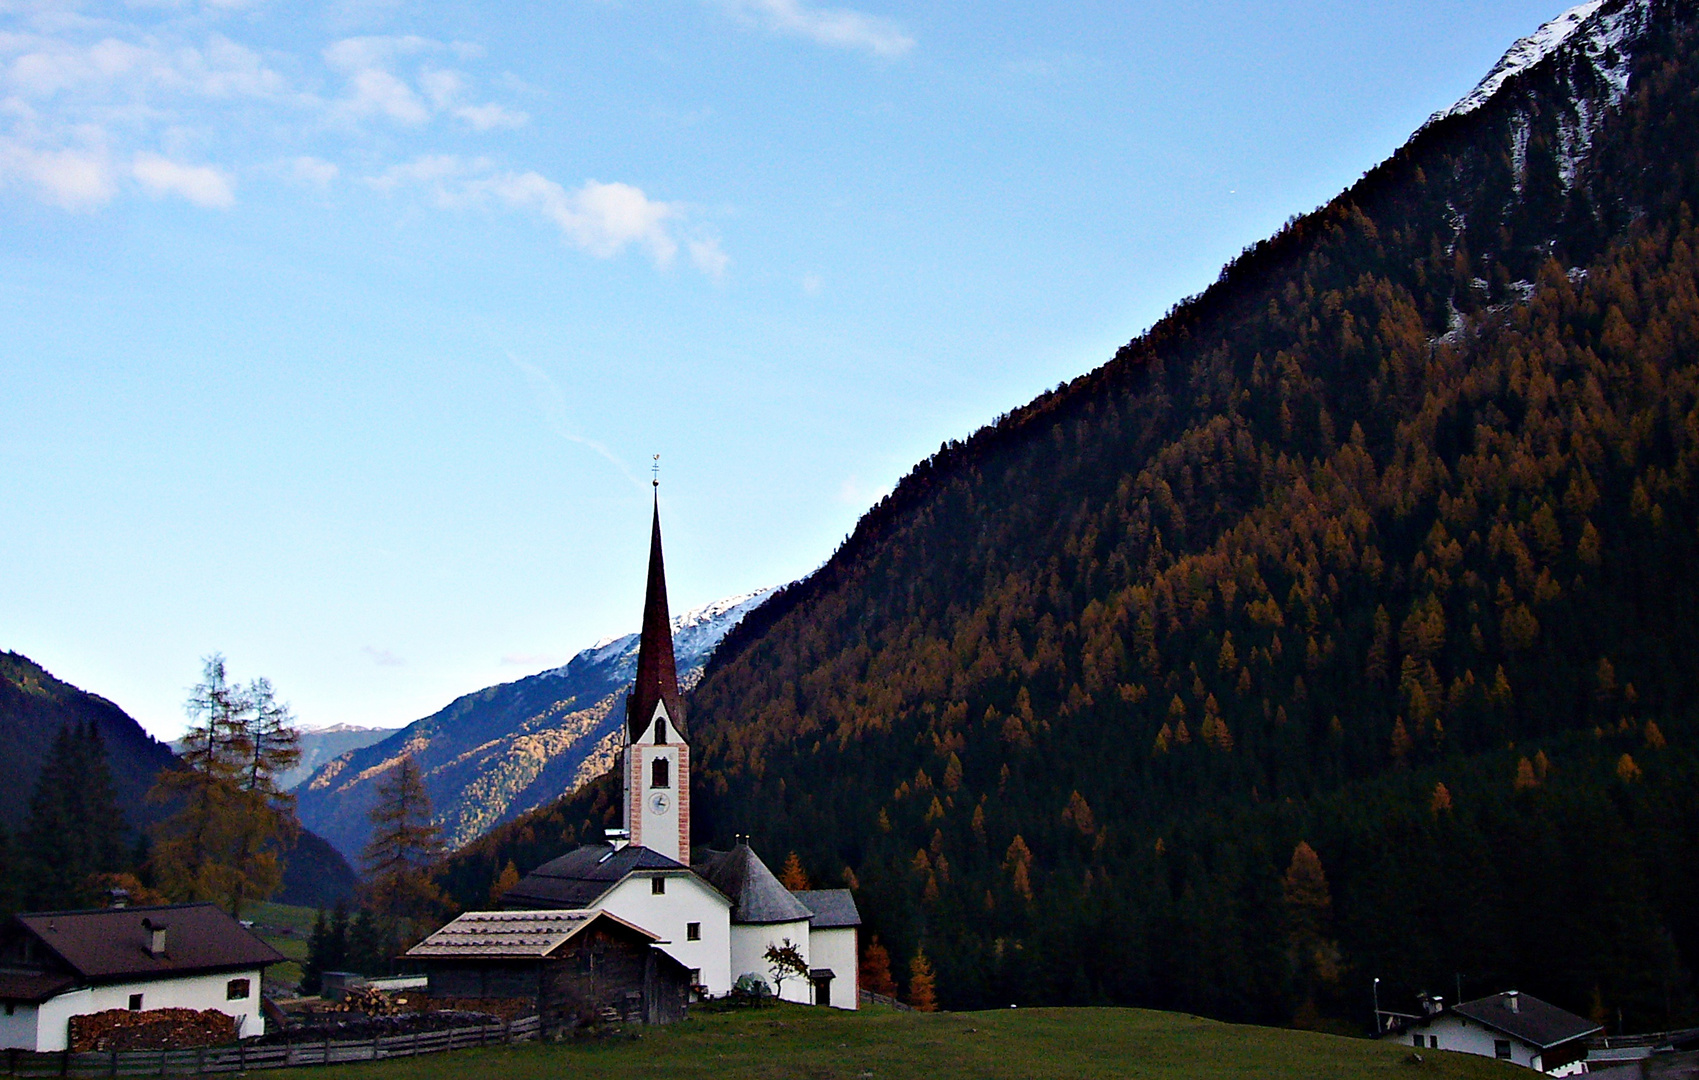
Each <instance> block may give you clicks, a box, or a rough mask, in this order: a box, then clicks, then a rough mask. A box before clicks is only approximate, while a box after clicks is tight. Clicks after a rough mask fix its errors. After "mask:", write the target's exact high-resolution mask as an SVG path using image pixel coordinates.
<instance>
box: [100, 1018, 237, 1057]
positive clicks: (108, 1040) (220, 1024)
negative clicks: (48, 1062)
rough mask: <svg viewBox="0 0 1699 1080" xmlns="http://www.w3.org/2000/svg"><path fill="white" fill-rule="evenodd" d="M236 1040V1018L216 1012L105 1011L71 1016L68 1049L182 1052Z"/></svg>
mask: <svg viewBox="0 0 1699 1080" xmlns="http://www.w3.org/2000/svg"><path fill="white" fill-rule="evenodd" d="M235 1041H236V1018H235V1017H234V1016H231V1015H229V1014H228V1013H222V1012H219V1011H218V1010H217V1009H205V1010H196V1009H147V1010H145V1011H134V1012H132V1011H131V1010H129V1009H107V1010H106V1011H105V1012H97V1013H88V1014H86V1015H83V1016H73V1017H71V1049H72V1050H73V1051H76V1052H79V1053H80V1052H84V1051H88V1050H182V1049H187V1048H191V1047H196V1046H219V1045H222V1044H224V1043H232V1042H235Z"/></svg>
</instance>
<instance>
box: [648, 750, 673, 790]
mask: <svg viewBox="0 0 1699 1080" xmlns="http://www.w3.org/2000/svg"><path fill="white" fill-rule="evenodd" d="M671 766H672V762H670V761H668V760H667V759H666V758H664V757H661V758H656V759H655V763H654V764H653V765H650V766H649V786H650V787H671V786H672V771H671Z"/></svg>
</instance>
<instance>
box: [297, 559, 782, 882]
mask: <svg viewBox="0 0 1699 1080" xmlns="http://www.w3.org/2000/svg"><path fill="white" fill-rule="evenodd" d="M773 591H774V590H772V589H759V590H756V591H755V592H749V593H741V594H739V595H737V596H729V597H726V598H724V599H722V600H716V601H714V602H713V603H711V604H706V605H704V606H702V607H700V608H697V609H695V610H694V611H690V612H687V613H685V614H683V615H679V616H677V617H675V618H674V619H673V647H674V651H675V655H676V659H677V663H678V670H679V679H680V681H681V682H682V683H684V684H685V685H694V684H695V682H696V680H698V679H699V678H700V677H701V674H702V669H703V666H704V665H705V664H706V663H707V661H708V657H709V656H710V655H711V654H712V653H713V651H714V649H715V647H717V646H718V645H719V643H720V640H721V639H722V638H723V637H725V635H726V632H727V631H728V630H730V629H731V628H732V627H733V626H735V625H736V624H737V623H738V621H739V620H741V619H742V618H743V616H744V615H745V614H747V613H748V612H749V611H751V610H753V609H754V608H756V607H757V606H759V605H760V604H761V602H762V601H764V600H765V599H766V598H767V597H768V596H769V595H771V593H772V592H773ZM636 670H637V635H636V634H635V633H633V634H625V635H622V636H620V637H615V638H608V639H606V640H603V641H600V642H597V643H596V644H595V645H592V646H591V647H590V648H588V649H585V650H584V651H582V652H580V653H579V654H578V655H577V656H574V657H573V658H572V659H571V660H569V661H568V662H567V663H565V664H564V665H562V666H560V667H557V668H551V669H550V670H548V671H543V672H539V673H538V674H536V675H532V676H530V677H528V678H524V679H519V680H517V681H515V682H510V683H502V684H500V685H498V686H491V687H487V688H485V689H483V690H479V691H477V692H475V693H471V694H466V695H464V696H463V697H460V698H457V699H455V700H454V701H453V702H451V703H450V704H449V705H448V707H447V708H444V709H443V710H441V711H440V712H437V713H435V714H433V715H431V716H428V717H425V718H424V719H422V720H418V721H415V722H414V723H412V724H409V725H407V726H406V727H404V728H401V729H400V730H398V731H395V732H394V733H393V734H390V735H389V736H387V737H385V738H383V739H381V740H380V741H378V742H375V743H373V744H371V745H369V746H365V747H362V748H359V749H355V750H351V751H348V752H346V753H343V754H342V755H341V756H339V757H337V758H335V759H334V760H331V761H328V762H326V763H325V764H323V765H322V766H320V767H319V768H318V770H317V771H316V772H315V773H314V774H313V775H312V777H311V778H310V779H308V780H307V782H306V783H305V784H303V785H301V786H300V787H299V788H298V789H297V791H296V794H297V796H298V797H299V799H300V803H299V807H298V812H299V813H300V816H301V821H302V823H303V824H305V825H306V826H307V828H309V829H312V830H313V831H315V832H317V833H319V834H320V835H322V836H324V837H325V838H326V839H328V840H330V842H331V843H332V844H334V845H336V847H337V848H338V849H339V850H340V851H341V852H342V853H343V854H344V855H346V856H348V857H349V858H350V859H358V858H359V856H360V852H361V849H362V848H364V847H365V844H366V840H367V838H368V836H369V824H368V822H367V818H366V815H367V813H368V812H369V811H370V810H371V808H372V804H373V801H374V799H375V797H376V795H375V793H376V788H377V783H378V780H379V778H380V777H381V776H382V775H383V774H384V773H385V772H386V771H387V770H388V769H390V768H391V767H392V766H394V764H395V763H396V762H397V761H399V760H400V759H401V757H402V756H403V755H406V754H412V755H413V757H414V760H415V761H417V762H418V763H419V765H420V767H421V768H422V769H423V770H424V772H425V787H426V790H427V791H428V792H429V793H430V796H431V803H432V806H433V807H435V809H436V819H437V822H438V824H440V825H441V826H442V829H443V837H444V839H445V840H446V841H447V842H448V844H449V846H450V847H460V846H461V845H464V844H466V843H468V842H469V841H471V840H472V839H474V838H475V837H477V836H478V834H480V833H482V832H483V831H484V830H486V829H488V828H490V827H491V826H493V825H496V824H499V823H500V822H503V821H507V820H510V819H512V818H514V817H517V816H519V815H521V814H523V813H525V812H526V811H529V810H532V809H535V808H536V807H538V806H541V805H543V804H545V803H548V802H551V801H553V800H555V799H557V798H559V797H560V796H562V795H564V794H566V793H568V792H571V791H572V790H574V789H575V788H577V787H578V786H579V785H580V784H582V783H583V782H584V781H586V780H588V779H590V778H592V777H594V776H596V775H598V774H600V773H602V772H604V771H606V770H607V769H608V768H609V767H611V766H612V764H613V759H614V754H615V752H616V751H617V749H618V741H617V734H618V731H619V710H618V706H619V704H620V702H621V701H622V699H623V696H624V694H625V692H626V690H627V688H628V687H629V686H630V684H631V680H632V679H633V678H634V677H635V675H636Z"/></svg>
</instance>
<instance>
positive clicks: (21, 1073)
mask: <svg viewBox="0 0 1699 1080" xmlns="http://www.w3.org/2000/svg"><path fill="white" fill-rule="evenodd" d="M538 1029H539V1021H538V1018H537V1017H535V1016H528V1017H526V1018H525V1019H523V1020H515V1021H513V1022H512V1023H499V1022H498V1023H493V1024H479V1025H476V1026H470V1027H457V1028H449V1029H447V1030H445V1031H415V1032H413V1033H411V1034H408V1035H380V1036H374V1037H372V1038H369V1039H330V1038H326V1039H315V1040H311V1041H304V1042H290V1043H281V1044H277V1043H274V1044H271V1045H266V1046H247V1045H245V1044H242V1043H238V1044H236V1045H235V1046H203V1047H200V1048H198V1049H194V1050H94V1051H89V1052H87V1053H73V1052H71V1051H69V1050H62V1051H59V1052H56V1053H46V1054H36V1053H31V1052H29V1051H26V1050H8V1051H6V1073H5V1075H7V1076H18V1077H50V1076H64V1077H101V1076H106V1077H117V1076H201V1075H203V1074H207V1073H227V1072H246V1071H247V1070H249V1069H285V1068H293V1067H299V1066H304V1065H341V1064H344V1063H346V1062H350V1061H382V1060H384V1059H385V1058H404V1057H413V1056H415V1055H417V1054H436V1053H440V1052H442V1051H444V1050H464V1049H467V1048H468V1047H473V1046H489V1045H494V1044H500V1043H515V1042H523V1041H525V1040H528V1039H535V1038H536V1037H537V1032H538Z"/></svg>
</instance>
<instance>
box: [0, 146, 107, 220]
mask: <svg viewBox="0 0 1699 1080" xmlns="http://www.w3.org/2000/svg"><path fill="white" fill-rule="evenodd" d="M3 179H17V180H22V181H24V182H26V183H28V184H29V185H31V186H32V187H34V188H35V190H36V193H37V194H38V195H40V196H41V197H42V198H43V199H45V200H46V201H47V202H49V203H52V204H53V205H55V206H58V207H61V208H63V209H66V210H93V209H95V208H97V207H100V206H103V205H105V204H106V203H107V202H108V201H110V200H111V198H112V196H113V195H114V194H116V192H117V190H118V185H117V183H116V182H115V181H114V179H113V176H112V167H111V164H110V162H109V161H108V160H107V157H106V155H105V154H104V153H101V152H97V151H92V150H38V149H35V148H34V147H30V146H26V145H23V144H21V143H19V142H17V141H16V140H11V139H5V140H0V180H3Z"/></svg>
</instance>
